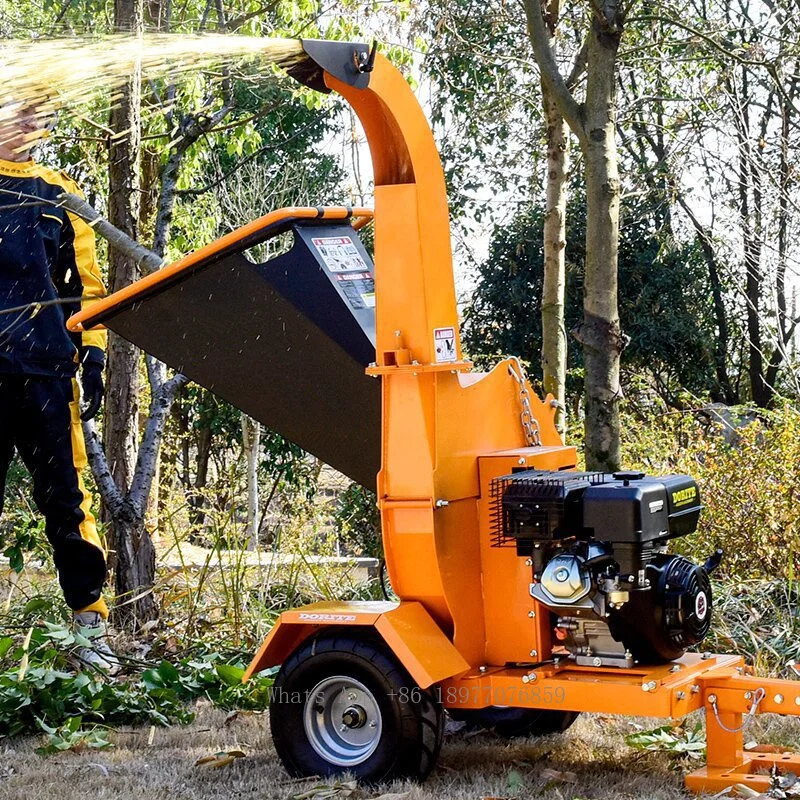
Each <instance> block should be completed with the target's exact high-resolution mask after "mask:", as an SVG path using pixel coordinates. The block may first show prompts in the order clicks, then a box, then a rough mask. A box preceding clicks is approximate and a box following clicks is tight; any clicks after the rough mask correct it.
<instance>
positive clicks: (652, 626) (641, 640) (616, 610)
mask: <svg viewBox="0 0 800 800" xmlns="http://www.w3.org/2000/svg"><path fill="white" fill-rule="evenodd" d="M492 497H493V532H492V535H493V543H494V544H495V545H497V546H506V545H515V546H516V548H517V554H518V555H519V556H521V557H524V558H526V559H527V560H528V563H529V564H530V566H531V567H532V571H533V581H532V583H531V586H530V592H531V595H532V596H533V597H534V598H535V599H536V600H538V601H539V602H540V603H542V604H544V605H545V606H546V607H547V608H548V609H549V610H550V611H551V612H552V615H553V627H554V633H555V638H556V642H555V643H554V644H560V645H562V646H563V647H564V648H565V649H566V650H567V652H568V653H569V656H570V657H571V658H573V659H574V660H575V661H576V662H577V663H578V664H581V665H589V666H595V667H601V666H617V667H632V666H633V665H634V664H636V663H646V664H654V663H662V662H667V661H671V660H672V659H675V658H679V657H680V656H681V655H683V653H684V652H685V650H686V649H687V648H688V647H691V646H692V645H695V644H698V643H699V642H701V641H702V640H703V639H704V638H705V636H706V634H707V633H708V630H709V627H710V625H711V610H712V601H711V584H710V581H709V577H708V576H709V574H710V573H711V572H712V571H713V570H714V569H715V568H716V566H717V565H718V564H719V561H720V558H721V556H722V553H721V551H718V552H716V553H714V554H713V555H712V556H711V557H709V559H708V560H707V561H706V563H705V564H704V565H703V566H699V565H697V564H694V563H693V562H691V561H690V560H689V559H687V558H684V557H683V556H680V555H670V554H668V553H667V552H666V544H667V542H668V541H669V540H670V539H675V538H677V537H681V536H686V535H688V534H691V533H693V532H694V531H695V530H696V528H697V520H698V518H699V516H700V511H701V509H702V506H701V504H700V495H699V491H698V488H697V484H696V483H695V481H694V480H692V478H690V477H689V476H688V475H668V476H662V477H649V476H646V475H645V474H644V473H640V472H617V473H614V474H613V475H612V474H604V473H599V472H594V473H590V472H541V471H536V470H526V471H522V472H517V473H514V474H512V475H506V476H503V477H501V478H498V479H497V480H495V481H494V482H493V485H492Z"/></svg>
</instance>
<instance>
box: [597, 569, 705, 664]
mask: <svg viewBox="0 0 800 800" xmlns="http://www.w3.org/2000/svg"><path fill="white" fill-rule="evenodd" d="M646 575H647V580H648V581H649V582H650V587H649V589H638V590H636V591H633V592H631V597H630V600H629V601H628V602H627V603H625V604H624V605H623V606H622V608H621V609H616V610H614V611H612V612H611V614H610V615H609V617H608V626H609V629H610V631H611V635H612V636H613V637H614V638H615V639H616V640H617V641H618V642H623V643H624V644H625V646H626V647H627V649H628V650H630V651H631V653H633V657H634V658H635V659H636V660H637V661H639V662H640V663H658V662H661V661H671V660H672V659H674V658H680V657H681V656H682V655H683V654H684V652H685V651H686V649H687V648H689V647H691V646H692V645H695V644H698V643H699V642H702V641H703V639H704V638H705V637H706V634H707V633H708V631H709V628H710V627H711V610H712V596H711V582H710V580H709V578H708V574H707V573H706V571H705V570H704V569H703V567H701V566H698V565H697V564H693V563H692V562H691V561H689V560H688V559H687V558H684V557H683V556H677V555H666V554H660V555H657V556H655V557H654V558H653V560H652V561H651V562H650V563H649V564H648V565H647V567H646Z"/></svg>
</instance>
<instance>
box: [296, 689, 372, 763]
mask: <svg viewBox="0 0 800 800" xmlns="http://www.w3.org/2000/svg"><path fill="white" fill-rule="evenodd" d="M303 725H304V728H305V732H306V736H307V737H308V741H309V743H310V744H311V747H312V748H313V749H314V751H315V752H316V753H317V755H319V756H321V757H322V758H324V759H325V760H326V761H327V762H328V763H330V764H335V765H336V766H340V767H354V766H357V765H358V764H361V763H363V762H364V761H366V760H367V759H368V758H369V757H370V756H371V755H372V754H373V753H374V752H375V749H376V748H377V746H378V743H379V742H380V738H381V732H382V730H383V724H382V719H381V712H380V708H379V707H378V703H377V701H376V699H375V696H374V695H373V694H372V692H371V691H370V690H369V689H368V688H367V687H366V686H364V684H363V683H361V682H360V681H357V680H355V679H354V678H349V677H346V676H344V675H335V676H332V677H330V678H326V679H325V680H323V681H320V682H319V683H318V684H317V685H316V686H315V687H314V688H313V689H312V690H311V692H310V693H309V695H308V699H307V700H306V703H305V708H304V711H303Z"/></svg>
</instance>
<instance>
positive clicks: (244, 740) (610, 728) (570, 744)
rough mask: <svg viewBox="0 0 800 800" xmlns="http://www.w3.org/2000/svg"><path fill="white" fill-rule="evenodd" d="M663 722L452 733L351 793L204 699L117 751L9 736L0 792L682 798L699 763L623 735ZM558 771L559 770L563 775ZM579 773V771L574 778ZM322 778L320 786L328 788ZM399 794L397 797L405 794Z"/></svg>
mask: <svg viewBox="0 0 800 800" xmlns="http://www.w3.org/2000/svg"><path fill="white" fill-rule="evenodd" d="M637 724H638V725H643V726H646V727H653V726H654V725H655V724H657V722H656V721H655V720H642V719H639V720H631V719H626V718H623V717H600V716H596V715H586V716H583V717H581V718H580V719H579V720H578V721H577V722H576V723H575V725H573V727H572V728H571V729H570V730H569V731H568V732H567V733H565V734H562V735H559V736H550V737H545V738H542V739H529V740H522V739H517V740H514V741H511V742H506V741H503V740H501V739H498V738H496V737H495V736H494V735H492V734H488V733H487V734H480V735H477V736H473V737H472V738H469V739H467V738H465V737H463V736H462V735H460V734H455V735H450V736H447V737H446V738H445V744H444V747H443V749H442V754H441V757H440V759H439V762H438V764H437V768H436V770H435V772H434V773H433V775H432V776H431V777H430V778H429V780H428V781H427V782H426V783H425V784H423V785H413V784H410V783H401V782H395V783H392V784H388V785H386V786H382V787H378V788H377V789H374V790H365V789H357V790H353V789H352V788H350V787H349V786H347V785H342V784H339V785H338V787H337V784H336V783H335V782H334V781H329V782H328V783H327V785H328V786H329V787H330V790H329V791H330V792H331V793H326V792H325V790H324V789H322V788H321V787H320V783H321V782H320V781H319V780H315V779H311V780H305V781H296V780H291V779H289V778H288V777H287V775H286V773H285V772H284V771H283V769H282V767H281V765H280V762H279V761H278V759H277V757H276V755H275V751H274V749H273V747H272V742H271V739H270V735H269V730H268V723H267V717H266V715H262V714H239V715H238V716H237V717H236V718H235V719H233V720H232V721H230V720H229V721H226V714H225V712H223V711H220V710H218V709H215V708H213V707H212V706H211V705H210V704H205V703H201V704H200V706H199V708H198V715H197V718H196V720H195V721H194V722H193V723H192V724H191V725H188V726H184V727H182V726H175V727H172V728H156V729H155V730H154V731H153V729H150V728H141V729H131V730H119V731H116V732H114V733H113V734H112V736H111V738H112V740H113V742H114V744H115V747H114V748H113V749H109V750H104V751H85V752H82V753H66V754H62V755H57V756H38V755H36V754H35V753H34V747H35V746H36V744H37V742H36V740H34V739H16V740H12V741H5V740H4V741H0V798H2V800H6V799H7V800H61V799H62V798H63V800H73V799H74V798H81V799H83V798H89V799H91V800H94V798H103V800H224V799H225V798H237V800H238V799H239V798H254V800H255V798H258V800H272V799H273V798H275V799H276V800H278V799H280V800H284V799H286V800H288V798H293V797H297V796H304V797H306V798H309V800H310V799H311V798H318V799H319V800H322V798H326V797H341V798H348V797H349V798H353V800H356V798H357V799H358V800H367V798H381V797H383V798H384V800H389V798H387V797H386V795H392V798H391V800H434V798H436V799H437V800H439V799H440V798H451V799H452V800H481V798H507V797H511V796H516V797H519V798H528V797H537V798H539V797H540V798H544V800H571V799H572V798H584V799H586V800H589V798H591V799H592V800H612V798H613V800H625V799H628V798H629V799H630V800H634V799H636V800H638V799H639V798H641V799H642V800H645V799H646V800H672V799H673V798H683V797H685V796H686V795H685V793H684V791H683V788H682V776H683V774H684V772H685V771H688V770H690V769H692V768H693V763H694V762H691V761H687V760H685V759H675V758H674V757H671V756H670V755H668V754H666V753H651V752H640V751H636V750H633V749H631V748H630V747H628V746H627V745H626V744H625V741H624V736H625V734H627V733H629V732H631V731H632V730H635V726H636V725H637ZM768 724H769V725H770V727H771V730H769V731H762V732H763V733H765V734H766V735H768V736H770V738H772V739H773V740H789V741H791V740H794V741H795V742H796V741H797V740H798V738H800V737H798V731H797V723H796V722H795V723H794V726H795V727H794V728H793V729H792V728H791V727H790V723H789V721H788V720H781V719H779V718H775V719H773V720H771V721H770V722H769V723H768ZM230 749H239V750H242V751H243V752H245V753H246V756H245V757H244V758H240V759H237V760H236V761H234V762H233V763H231V764H230V765H228V766H224V767H221V768H210V767H208V766H202V765H201V766H195V761H197V759H198V758H201V757H203V756H207V755H210V754H213V753H214V752H216V751H220V750H230ZM554 771H555V772H554ZM569 773H573V775H570V774H569ZM318 787H320V788H318ZM398 795H399V796H398Z"/></svg>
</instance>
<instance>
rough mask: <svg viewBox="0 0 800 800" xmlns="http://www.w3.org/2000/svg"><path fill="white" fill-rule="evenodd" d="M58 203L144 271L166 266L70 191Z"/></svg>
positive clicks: (60, 196) (64, 193)
mask: <svg viewBox="0 0 800 800" xmlns="http://www.w3.org/2000/svg"><path fill="white" fill-rule="evenodd" d="M58 204H59V205H61V206H63V207H64V208H66V209H67V210H68V211H71V212H72V213H73V214H75V215H76V216H78V217H80V218H81V219H82V220H85V221H86V222H87V223H88V224H89V227H91V228H93V229H94V230H95V231H96V232H97V233H98V234H99V235H100V236H102V237H103V238H104V239H106V240H107V241H108V243H109V244H110V245H111V246H112V247H113V248H115V249H116V250H119V251H120V252H121V253H123V254H125V255H126V256H128V257H129V258H131V259H133V261H135V262H136V264H137V266H139V268H140V269H141V270H142V271H143V272H155V271H156V270H157V269H160V268H161V267H162V266H164V260H163V259H162V258H160V257H159V256H157V255H156V254H155V253H153V252H152V251H151V250H148V249H147V248H146V247H144V246H143V245H141V244H139V242H137V241H135V240H134V239H131V237H130V236H128V235H127V234H125V233H123V232H122V231H121V230H120V229H119V228H116V227H114V226H113V225H112V224H111V223H110V222H109V221H108V220H107V219H105V218H104V217H103V216H101V214H100V212H99V211H97V210H95V209H94V208H92V207H91V206H90V205H89V204H88V203H87V202H86V201H85V200H83V199H82V198H81V197H78V195H76V194H71V193H70V192H63V193H62V194H60V195H59V196H58Z"/></svg>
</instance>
